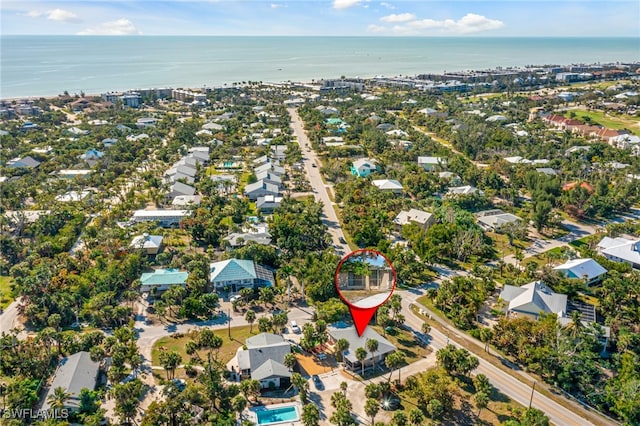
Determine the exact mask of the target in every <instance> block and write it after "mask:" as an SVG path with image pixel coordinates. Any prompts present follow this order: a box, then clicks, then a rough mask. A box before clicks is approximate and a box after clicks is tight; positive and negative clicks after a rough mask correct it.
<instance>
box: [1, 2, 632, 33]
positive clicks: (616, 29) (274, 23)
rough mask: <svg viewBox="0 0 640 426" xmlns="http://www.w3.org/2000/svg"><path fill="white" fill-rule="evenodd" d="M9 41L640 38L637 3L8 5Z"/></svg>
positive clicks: (4, 22) (5, 16)
mask: <svg viewBox="0 0 640 426" xmlns="http://www.w3.org/2000/svg"><path fill="white" fill-rule="evenodd" d="M0 8H1V9H0V11H1V14H2V16H1V24H2V30H1V31H2V34H61V35H63V34H81V35H133V34H142V35H356V36H370V35H389V36H403V35H404V36H406V35H409V36H413V35H416V36H470V37H478V36H494V37H516V36H632V37H638V36H640V30H639V27H640V25H639V18H638V17H639V16H640V2H639V1H637V0H632V1H627V0H606V1H596V0H537V1H524V0H522V1H521V0H507V1H485V0H472V1H462V0H461V1H458V0H448V1H430V0H415V1H393V0H388V1H374V0H317V1H304V0H300V1H298V0H289V1H281V0H202V1H190V0H164V1H155V0H134V1H127V0H117V1H108V2H106V1H99V0H84V1H55V0H46V1H30V0H20V1H12V0H3V1H2V3H1V4H0Z"/></svg>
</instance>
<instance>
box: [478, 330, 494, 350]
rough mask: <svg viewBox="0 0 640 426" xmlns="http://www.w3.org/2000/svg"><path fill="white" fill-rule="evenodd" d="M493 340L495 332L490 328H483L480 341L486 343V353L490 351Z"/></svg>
mask: <svg viewBox="0 0 640 426" xmlns="http://www.w3.org/2000/svg"><path fill="white" fill-rule="evenodd" d="M492 338H493V331H492V330H491V329H490V328H488V327H485V328H481V329H480V341H482V342H484V351H485V352H487V351H488V349H489V343H490V342H491V339H492Z"/></svg>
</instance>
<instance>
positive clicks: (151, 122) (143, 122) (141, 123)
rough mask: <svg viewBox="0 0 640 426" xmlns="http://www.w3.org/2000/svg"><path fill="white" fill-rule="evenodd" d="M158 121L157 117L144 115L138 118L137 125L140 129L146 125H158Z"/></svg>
mask: <svg viewBox="0 0 640 426" xmlns="http://www.w3.org/2000/svg"><path fill="white" fill-rule="evenodd" d="M157 123H158V119H157V118H151V117H144V118H138V120H137V121H136V126H138V129H143V128H145V127H156V124H157Z"/></svg>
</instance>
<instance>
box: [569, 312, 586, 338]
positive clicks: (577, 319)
mask: <svg viewBox="0 0 640 426" xmlns="http://www.w3.org/2000/svg"><path fill="white" fill-rule="evenodd" d="M570 317H571V322H570V323H569V324H567V325H566V326H565V329H566V330H567V332H568V333H569V336H570V337H571V338H573V339H577V338H579V337H580V335H581V334H582V330H583V329H584V324H582V321H581V318H582V314H581V313H580V311H578V310H576V311H573V312H571V315H570Z"/></svg>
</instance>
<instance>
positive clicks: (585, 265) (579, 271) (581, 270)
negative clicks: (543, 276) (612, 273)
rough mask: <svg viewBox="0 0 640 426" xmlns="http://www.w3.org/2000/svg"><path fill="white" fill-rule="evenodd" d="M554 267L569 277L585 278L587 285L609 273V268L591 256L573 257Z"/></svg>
mask: <svg viewBox="0 0 640 426" xmlns="http://www.w3.org/2000/svg"><path fill="white" fill-rule="evenodd" d="M553 269H554V270H556V271H558V272H560V273H562V274H563V275H566V276H567V277H568V278H577V279H584V280H585V281H586V283H587V285H589V284H594V283H596V282H598V281H600V280H602V278H603V277H604V276H605V274H606V273H607V270H606V269H605V268H604V267H603V266H602V265H600V264H599V263H598V262H596V261H595V260H593V259H591V258H586V259H573V260H570V261H568V262H566V263H563V264H562V265H558V266H556V267H555V268H553Z"/></svg>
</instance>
